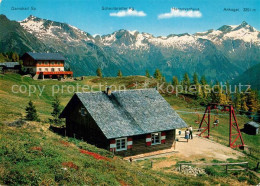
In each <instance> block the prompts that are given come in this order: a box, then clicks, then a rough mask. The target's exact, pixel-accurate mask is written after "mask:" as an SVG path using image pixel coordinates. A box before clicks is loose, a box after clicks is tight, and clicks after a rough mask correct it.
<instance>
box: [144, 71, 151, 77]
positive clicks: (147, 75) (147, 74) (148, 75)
mask: <svg viewBox="0 0 260 186" xmlns="http://www.w3.org/2000/svg"><path fill="white" fill-rule="evenodd" d="M145 76H146V77H148V78H150V73H149V71H148V70H146V71H145Z"/></svg>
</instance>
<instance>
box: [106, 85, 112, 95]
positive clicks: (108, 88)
mask: <svg viewBox="0 0 260 186" xmlns="http://www.w3.org/2000/svg"><path fill="white" fill-rule="evenodd" d="M111 93H112V91H111V87H110V86H107V89H106V94H107V95H108V96H111Z"/></svg>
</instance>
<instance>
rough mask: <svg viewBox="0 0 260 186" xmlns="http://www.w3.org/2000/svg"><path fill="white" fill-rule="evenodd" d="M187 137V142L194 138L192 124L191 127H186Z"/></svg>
mask: <svg viewBox="0 0 260 186" xmlns="http://www.w3.org/2000/svg"><path fill="white" fill-rule="evenodd" d="M185 139H187V142H188V141H189V139H193V136H192V126H190V127H189V128H187V129H186V131H185Z"/></svg>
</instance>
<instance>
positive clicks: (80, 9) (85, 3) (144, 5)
mask: <svg viewBox="0 0 260 186" xmlns="http://www.w3.org/2000/svg"><path fill="white" fill-rule="evenodd" d="M0 1H1V3H0V14H5V15H6V16H7V17H8V18H9V19H11V20H17V21H20V20H23V19H25V18H26V17H28V16H29V15H31V14H32V15H34V16H37V17H40V18H45V19H50V20H54V21H59V22H65V23H68V24H70V25H73V26H76V27H78V28H80V29H82V30H84V31H86V32H88V33H90V34H109V33H112V32H114V31H116V30H119V29H127V30H138V31H140V32H147V33H151V34H154V35H155V36H167V35H169V34H180V33H195V32H201V31H206V30H208V29H211V28H213V29H217V28H219V27H220V26H222V25H225V24H227V25H238V24H241V22H242V21H246V22H248V23H249V24H250V25H252V26H253V27H255V28H256V29H258V30H259V28H260V21H259V20H260V19H259V18H260V3H259V0H243V1H242V0H218V1H213V0H0ZM12 7H14V8H20V7H25V8H26V7H35V8H36V10H12ZM102 7H124V8H130V7H131V8H134V11H133V10H127V11H124V12H120V13H118V12H119V11H120V10H102ZM173 7H175V8H178V10H177V9H175V10H172V12H171V8H173ZM181 8H193V9H194V10H193V11H190V12H187V11H188V10H181ZM224 8H231V9H239V12H232V11H224ZM243 8H251V11H250V12H244V11H243ZM197 9H199V10H197ZM252 10H253V11H252ZM129 11H130V12H129ZM119 15H120V16H121V17H119ZM159 15H161V16H159Z"/></svg>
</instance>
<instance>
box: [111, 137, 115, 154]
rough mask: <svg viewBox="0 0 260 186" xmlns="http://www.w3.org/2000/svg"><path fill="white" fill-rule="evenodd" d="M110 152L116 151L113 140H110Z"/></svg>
mask: <svg viewBox="0 0 260 186" xmlns="http://www.w3.org/2000/svg"><path fill="white" fill-rule="evenodd" d="M110 151H111V152H115V151H116V140H114V139H112V140H110Z"/></svg>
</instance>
